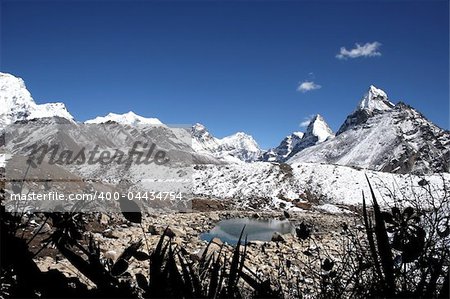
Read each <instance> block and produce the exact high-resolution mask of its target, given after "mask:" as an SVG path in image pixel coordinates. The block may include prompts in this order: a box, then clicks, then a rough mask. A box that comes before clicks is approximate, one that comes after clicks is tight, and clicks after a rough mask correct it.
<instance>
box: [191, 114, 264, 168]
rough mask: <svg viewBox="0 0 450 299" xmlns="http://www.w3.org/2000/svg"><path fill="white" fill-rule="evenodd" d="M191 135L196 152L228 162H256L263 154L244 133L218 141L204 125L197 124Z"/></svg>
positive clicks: (255, 143)
mask: <svg viewBox="0 0 450 299" xmlns="http://www.w3.org/2000/svg"><path fill="white" fill-rule="evenodd" d="M191 134H192V147H193V149H194V150H195V151H196V152H199V153H207V154H209V155H212V156H213V157H215V158H217V159H220V160H224V161H227V162H242V161H245V162H252V161H256V160H257V159H258V158H259V156H260V155H261V152H262V151H261V149H260V148H259V146H258V143H257V142H256V141H255V139H253V137H252V136H250V135H248V134H246V133H244V132H237V133H235V134H233V135H230V136H227V137H224V138H222V139H218V138H216V137H214V136H213V135H212V134H211V133H209V132H208V130H207V129H206V128H205V126H204V125H202V124H199V123H196V124H195V125H193V126H192V129H191Z"/></svg>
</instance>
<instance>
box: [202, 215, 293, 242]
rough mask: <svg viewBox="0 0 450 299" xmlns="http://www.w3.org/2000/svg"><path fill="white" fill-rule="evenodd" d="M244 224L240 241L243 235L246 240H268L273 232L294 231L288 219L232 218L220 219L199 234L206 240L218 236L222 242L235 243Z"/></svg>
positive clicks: (285, 232)
mask: <svg viewBox="0 0 450 299" xmlns="http://www.w3.org/2000/svg"><path fill="white" fill-rule="evenodd" d="M244 226H245V230H244V234H243V235H242V242H244V240H245V236H247V241H270V240H271V239H272V236H273V234H274V233H275V232H278V233H280V234H287V233H293V232H295V227H294V225H292V223H290V222H289V220H277V219H251V218H232V219H227V220H222V221H220V222H219V223H217V224H216V226H215V227H214V228H213V229H211V230H210V231H209V232H205V233H203V234H201V235H200V238H201V239H202V240H205V241H208V242H209V241H211V240H212V239H213V238H219V239H220V240H222V242H226V243H228V244H231V245H235V244H237V241H238V240H239V235H240V234H241V231H242V229H243V228H244Z"/></svg>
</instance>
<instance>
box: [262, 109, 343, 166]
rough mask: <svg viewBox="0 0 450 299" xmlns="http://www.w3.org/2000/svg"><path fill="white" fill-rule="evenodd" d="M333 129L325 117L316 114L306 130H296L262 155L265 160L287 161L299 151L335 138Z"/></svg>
mask: <svg viewBox="0 0 450 299" xmlns="http://www.w3.org/2000/svg"><path fill="white" fill-rule="evenodd" d="M333 137H334V134H333V131H332V130H331V129H330V127H329V126H328V124H327V123H326V121H325V119H324V118H323V117H322V116H321V115H320V114H316V115H314V117H313V118H312V119H311V120H310V122H309V124H308V127H307V128H306V132H305V133H304V134H302V133H300V132H294V133H293V134H292V135H290V136H288V137H286V138H285V139H284V140H283V141H282V142H281V143H280V145H279V146H278V147H276V148H274V149H270V150H269V151H267V152H266V153H264V155H263V156H262V160H263V161H276V162H286V161H287V160H289V159H290V158H292V157H293V156H294V155H296V154H297V153H298V152H301V151H302V150H304V149H306V148H308V147H311V146H314V145H316V144H319V143H322V142H324V141H327V140H328V139H330V138H333Z"/></svg>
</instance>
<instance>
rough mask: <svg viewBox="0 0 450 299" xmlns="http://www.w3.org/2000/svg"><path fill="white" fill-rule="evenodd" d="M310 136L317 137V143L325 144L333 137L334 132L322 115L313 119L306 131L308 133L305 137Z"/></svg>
mask: <svg viewBox="0 0 450 299" xmlns="http://www.w3.org/2000/svg"><path fill="white" fill-rule="evenodd" d="M309 136H315V137H317V142H324V141H325V140H327V139H328V138H329V137H330V136H333V131H332V130H331V129H330V127H329V126H328V124H327V123H326V122H325V119H324V118H323V117H322V116H321V115H320V114H317V115H315V116H314V117H313V118H312V119H311V121H310V123H309V125H308V127H307V129H306V133H305V135H304V136H303V137H304V138H305V137H306V138H307V137H309Z"/></svg>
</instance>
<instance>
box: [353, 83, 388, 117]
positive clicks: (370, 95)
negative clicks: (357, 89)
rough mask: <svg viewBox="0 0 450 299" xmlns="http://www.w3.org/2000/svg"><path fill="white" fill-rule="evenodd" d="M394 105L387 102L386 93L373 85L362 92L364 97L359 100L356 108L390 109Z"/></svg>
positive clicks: (371, 109) (370, 109)
mask: <svg viewBox="0 0 450 299" xmlns="http://www.w3.org/2000/svg"><path fill="white" fill-rule="evenodd" d="M394 106H395V105H394V104H392V103H391V102H389V100H388V96H387V94H386V93H385V92H384V91H383V90H381V89H379V88H376V87H375V86H373V85H370V86H369V89H368V90H367V92H366V93H365V94H364V97H363V98H362V99H361V101H360V102H359V105H358V108H357V110H369V111H373V110H380V111H384V110H390V109H392V108H393V107H394Z"/></svg>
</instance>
